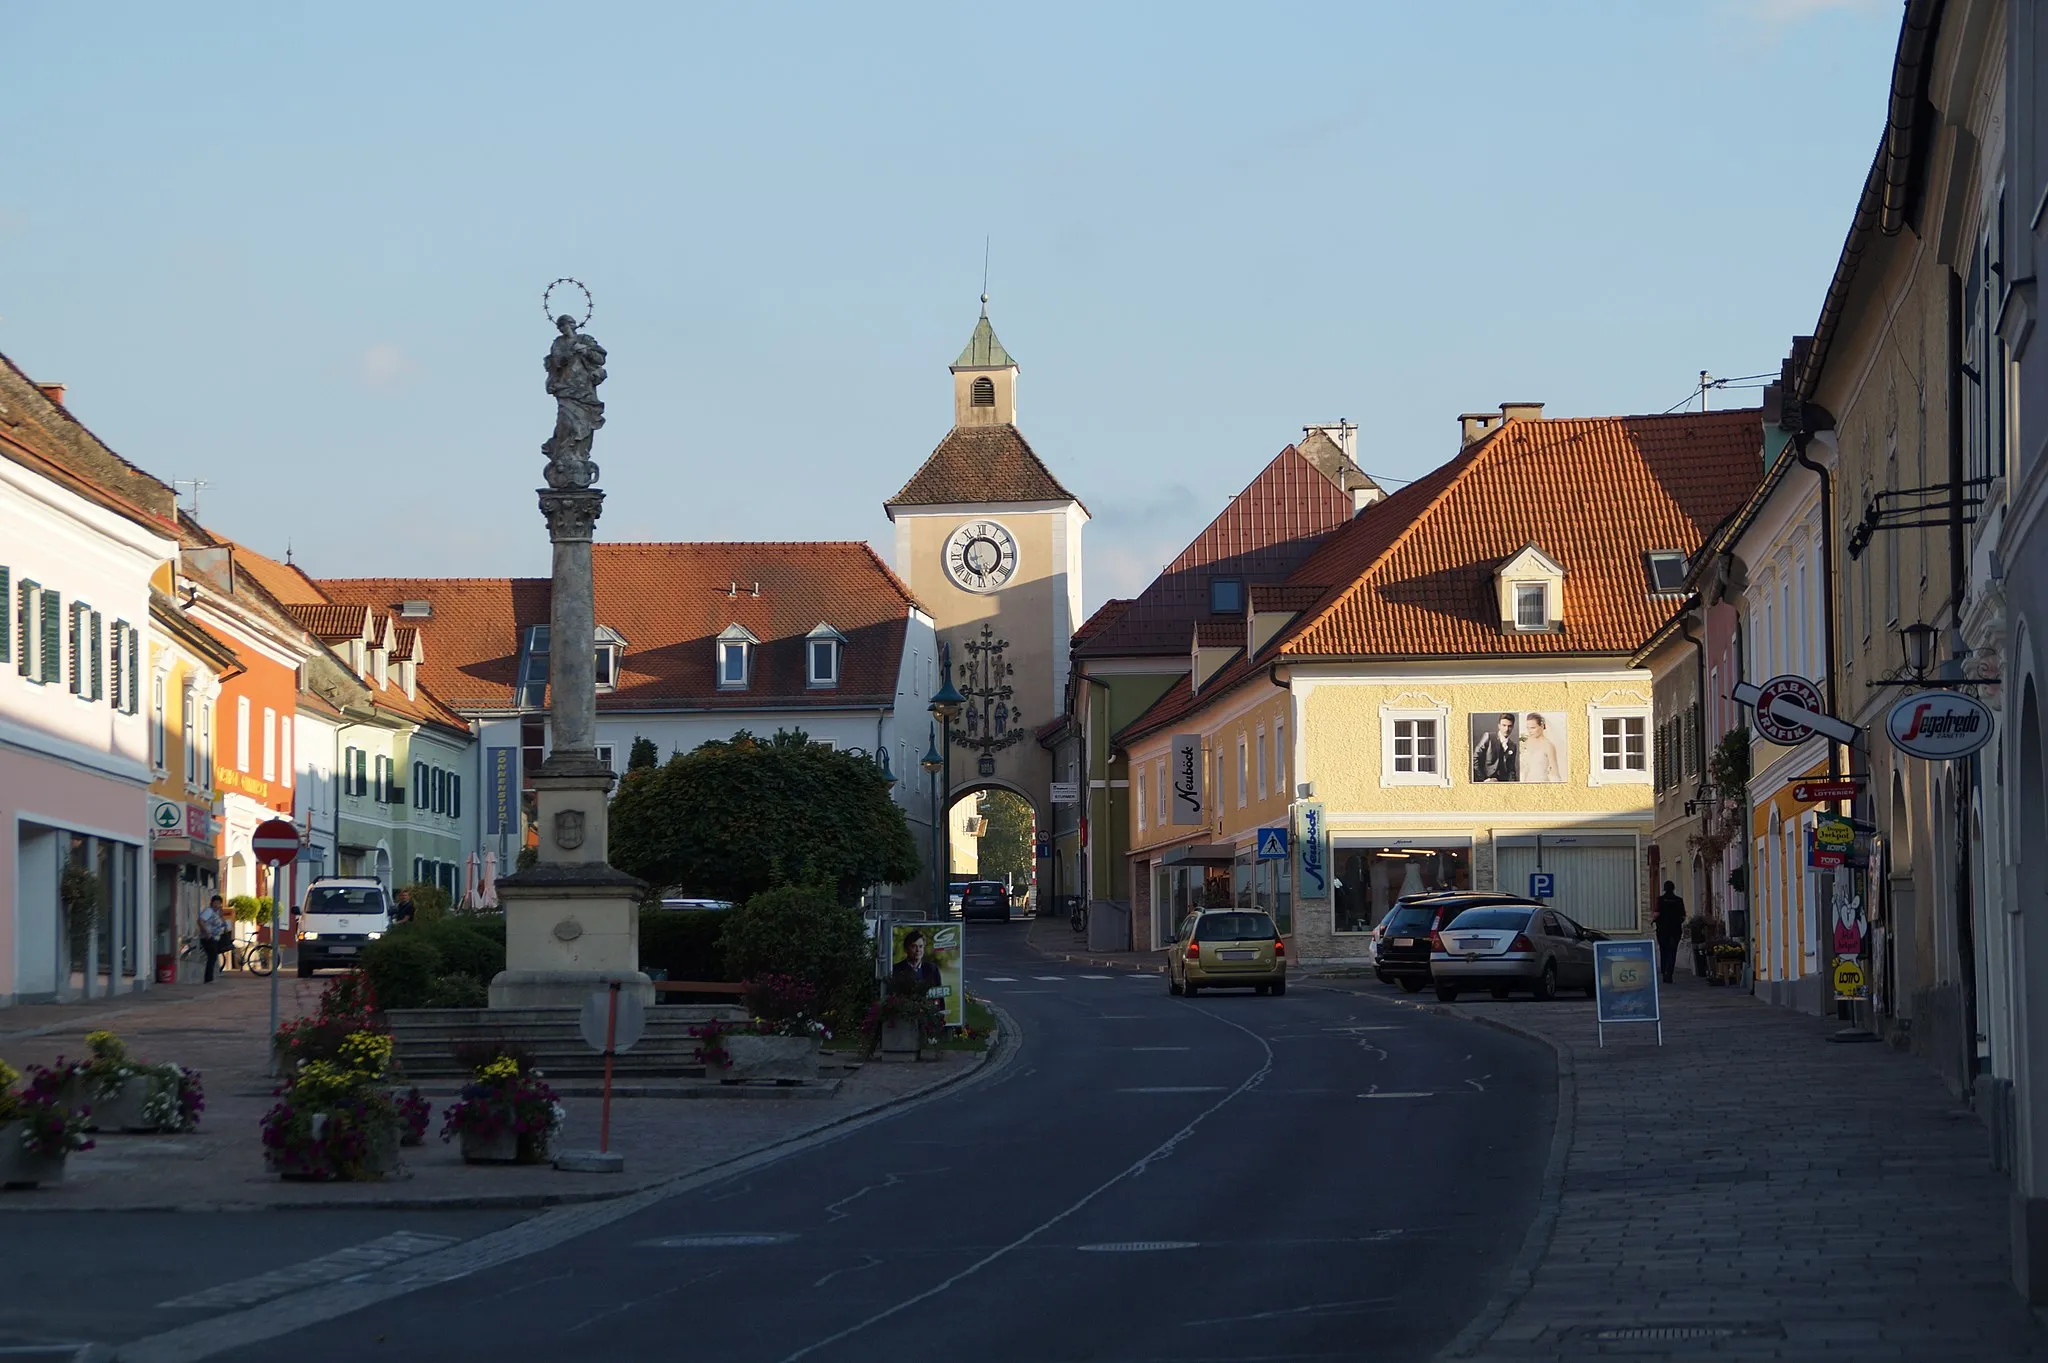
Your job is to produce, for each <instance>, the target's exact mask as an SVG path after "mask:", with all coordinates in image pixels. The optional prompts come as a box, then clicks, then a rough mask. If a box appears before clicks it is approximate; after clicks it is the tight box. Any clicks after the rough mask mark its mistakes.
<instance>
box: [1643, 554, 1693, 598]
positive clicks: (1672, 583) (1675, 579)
mask: <svg viewBox="0 0 2048 1363" xmlns="http://www.w3.org/2000/svg"><path fill="white" fill-rule="evenodd" d="M1643 567H1644V570H1645V571H1646V572H1648V574H1649V577H1650V594H1651V595H1652V596H1677V595H1679V594H1680V593H1682V592H1683V591H1684V590H1685V555H1684V553H1683V552H1681V551H1679V550H1677V549H1652V550H1651V551H1650V552H1649V553H1647V554H1645V555H1643Z"/></svg>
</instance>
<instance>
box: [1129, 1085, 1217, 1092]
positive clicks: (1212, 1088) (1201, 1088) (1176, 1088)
mask: <svg viewBox="0 0 2048 1363" xmlns="http://www.w3.org/2000/svg"><path fill="white" fill-rule="evenodd" d="M1117 1092H1118V1093H1221V1092H1223V1085H1221V1084H1160V1085H1157V1086H1155V1087H1152V1088H1140V1089H1118V1090H1117Z"/></svg>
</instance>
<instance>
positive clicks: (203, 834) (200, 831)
mask: <svg viewBox="0 0 2048 1363" xmlns="http://www.w3.org/2000/svg"><path fill="white" fill-rule="evenodd" d="M185 836H186V837H188V838H191V839H192V840H194V841H195V842H212V841H213V811H212V810H210V809H208V808H207V807H206V806H205V805H186V806H185Z"/></svg>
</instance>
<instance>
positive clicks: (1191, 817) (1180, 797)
mask: <svg viewBox="0 0 2048 1363" xmlns="http://www.w3.org/2000/svg"><path fill="white" fill-rule="evenodd" d="M1204 765H1205V764H1204V763H1203V761H1202V736H1201V735H1200V734H1175V735H1174V736H1173V770H1172V771H1170V772H1168V773H1167V779H1168V780H1169V781H1171V782H1172V784H1173V821H1174V823H1175V824H1200V823H1202V822H1203V817H1202V816H1203V814H1204V812H1205V811H1206V810H1207V809H1208V806H1207V805H1206V804H1204V803H1203V800H1202V772H1203V768H1204Z"/></svg>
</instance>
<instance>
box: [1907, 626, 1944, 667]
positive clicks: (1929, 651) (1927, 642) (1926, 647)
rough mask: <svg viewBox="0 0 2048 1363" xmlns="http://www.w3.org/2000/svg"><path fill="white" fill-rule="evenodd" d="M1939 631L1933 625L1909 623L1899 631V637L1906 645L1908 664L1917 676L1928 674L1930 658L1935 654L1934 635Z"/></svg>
mask: <svg viewBox="0 0 2048 1363" xmlns="http://www.w3.org/2000/svg"><path fill="white" fill-rule="evenodd" d="M1937 632H1938V631H1936V629H1935V628H1934V626H1932V625H1926V624H1913V625H1907V626H1906V627H1905V628H1904V629H1902V630H1900V631H1899V637H1900V638H1901V639H1902V640H1903V641H1904V642H1905V646H1906V666H1907V667H1910V668H1912V669H1913V675H1914V676H1915V677H1924V676H1926V675H1927V663H1928V660H1929V659H1930V658H1931V657H1933V655H1934V636H1935V634H1936V633H1937Z"/></svg>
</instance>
